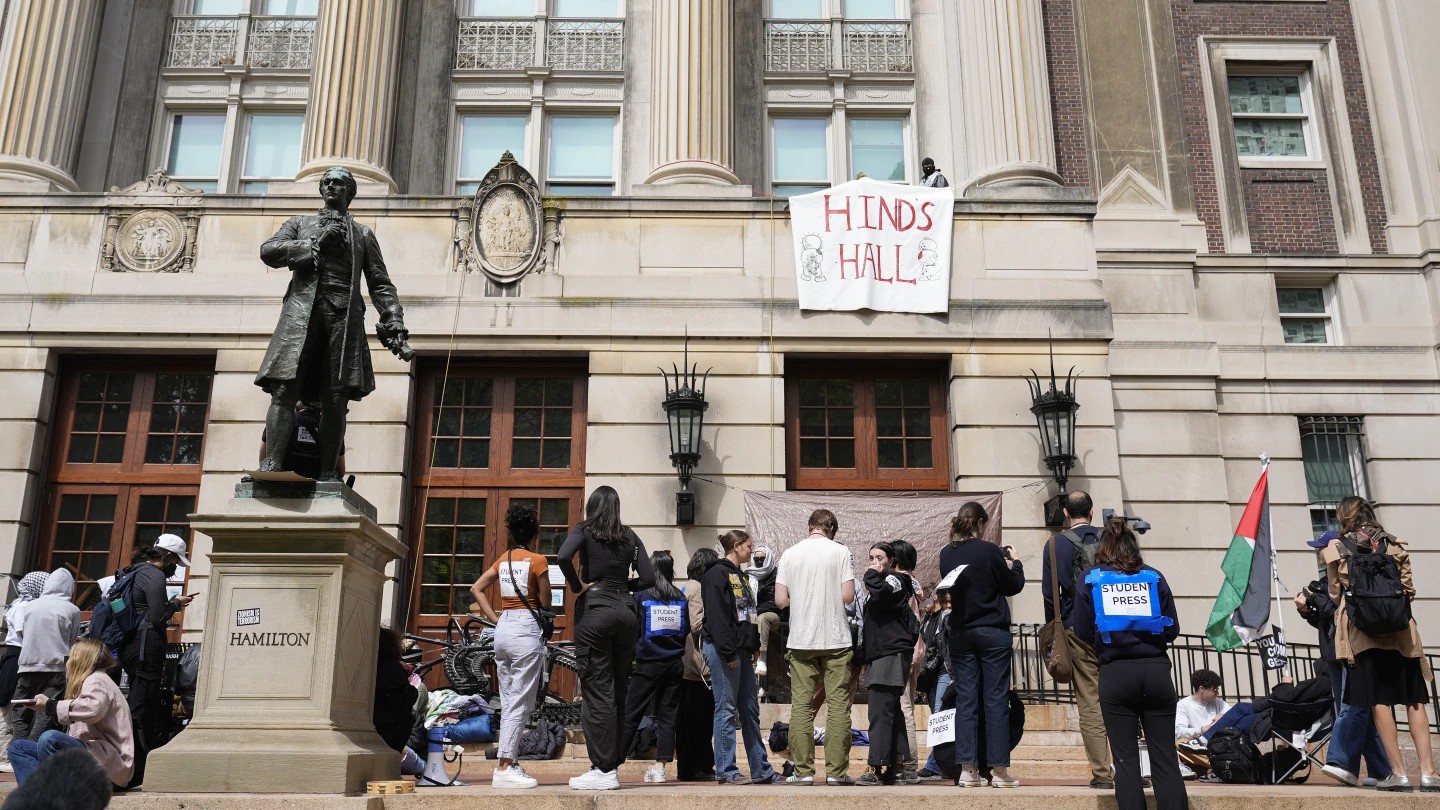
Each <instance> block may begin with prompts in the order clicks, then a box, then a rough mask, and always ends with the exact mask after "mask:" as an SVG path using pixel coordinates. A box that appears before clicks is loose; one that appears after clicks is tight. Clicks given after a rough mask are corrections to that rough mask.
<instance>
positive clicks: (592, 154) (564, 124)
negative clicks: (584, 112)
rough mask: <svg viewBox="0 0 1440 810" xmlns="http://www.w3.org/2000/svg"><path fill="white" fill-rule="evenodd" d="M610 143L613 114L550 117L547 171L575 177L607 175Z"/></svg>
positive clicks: (555, 174) (609, 172) (610, 169)
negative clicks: (548, 167)
mask: <svg viewBox="0 0 1440 810" xmlns="http://www.w3.org/2000/svg"><path fill="white" fill-rule="evenodd" d="M614 146H615V119H614V118H599V117H569V118H566V117H557V118H554V119H551V121H550V171H549V175H550V177H552V178H557V177H559V178H567V179H568V178H575V179H579V180H588V179H609V178H610V176H611V172H612V171H613V168H612V167H613V164H614V158H613V154H614Z"/></svg>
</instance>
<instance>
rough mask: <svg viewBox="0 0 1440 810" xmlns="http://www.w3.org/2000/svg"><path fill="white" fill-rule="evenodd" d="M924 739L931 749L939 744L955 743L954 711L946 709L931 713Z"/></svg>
mask: <svg viewBox="0 0 1440 810" xmlns="http://www.w3.org/2000/svg"><path fill="white" fill-rule="evenodd" d="M925 739H926V741H927V743H928V744H929V746H930V747H931V748H934V747H935V746H937V745H940V744H941V743H953V742H955V710H954V709H946V710H945V711H943V712H932V713H931V714H930V729H929V732H928V735H927V736H926V738H925Z"/></svg>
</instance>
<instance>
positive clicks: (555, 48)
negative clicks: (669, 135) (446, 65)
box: [455, 17, 625, 72]
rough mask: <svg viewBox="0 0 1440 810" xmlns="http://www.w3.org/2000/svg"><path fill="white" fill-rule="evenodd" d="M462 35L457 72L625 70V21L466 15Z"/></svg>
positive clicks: (457, 51) (457, 50)
mask: <svg viewBox="0 0 1440 810" xmlns="http://www.w3.org/2000/svg"><path fill="white" fill-rule="evenodd" d="M457 37H458V39H457V40H456V47H455V68H456V69H457V70H525V69H526V68H530V67H550V68H553V69H555V70H589V71H606V72H609V71H614V72H618V71H621V70H623V69H624V67H625V21H624V20H618V19H609V18H605V19H601V18H596V19H574V18H568V17H567V18H564V19H545V18H539V19H532V18H528V17H527V18H518V17H517V18H508V19H497V18H494V17H484V18H475V17H465V18H461V20H460V28H459V33H458V34H457Z"/></svg>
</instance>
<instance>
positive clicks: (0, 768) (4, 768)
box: [0, 760, 15, 773]
mask: <svg viewBox="0 0 1440 810" xmlns="http://www.w3.org/2000/svg"><path fill="white" fill-rule="evenodd" d="M14 772H15V766H14V765H11V764H10V761H9V760H6V761H4V762H0V773H14Z"/></svg>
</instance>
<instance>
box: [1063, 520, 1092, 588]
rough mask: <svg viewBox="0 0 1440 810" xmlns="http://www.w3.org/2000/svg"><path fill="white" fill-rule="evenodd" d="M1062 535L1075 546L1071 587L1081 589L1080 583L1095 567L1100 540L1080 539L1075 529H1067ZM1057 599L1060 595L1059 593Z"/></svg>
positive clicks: (1072, 556) (1071, 563) (1071, 560)
mask: <svg viewBox="0 0 1440 810" xmlns="http://www.w3.org/2000/svg"><path fill="white" fill-rule="evenodd" d="M1060 536H1061V537H1064V538H1065V539H1066V540H1069V541H1070V545H1071V546H1074V548H1075V553H1074V554H1073V555H1071V558H1070V582H1071V583H1072V584H1071V586H1070V588H1071V590H1072V591H1078V590H1080V583H1082V582H1084V581H1085V574H1086V573H1087V572H1089V570H1090V569H1091V568H1094V567H1095V554H1096V553H1097V552H1098V551H1100V542H1099V541H1098V540H1097V541H1096V542H1094V543H1087V542H1085V541H1084V540H1081V539H1080V535H1078V534H1076V533H1075V531H1074V530H1073V529H1066V530H1065V531H1063V532H1061V533H1060ZM1055 598H1056V599H1059V598H1060V596H1059V595H1058V594H1057V595H1056V596H1055Z"/></svg>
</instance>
